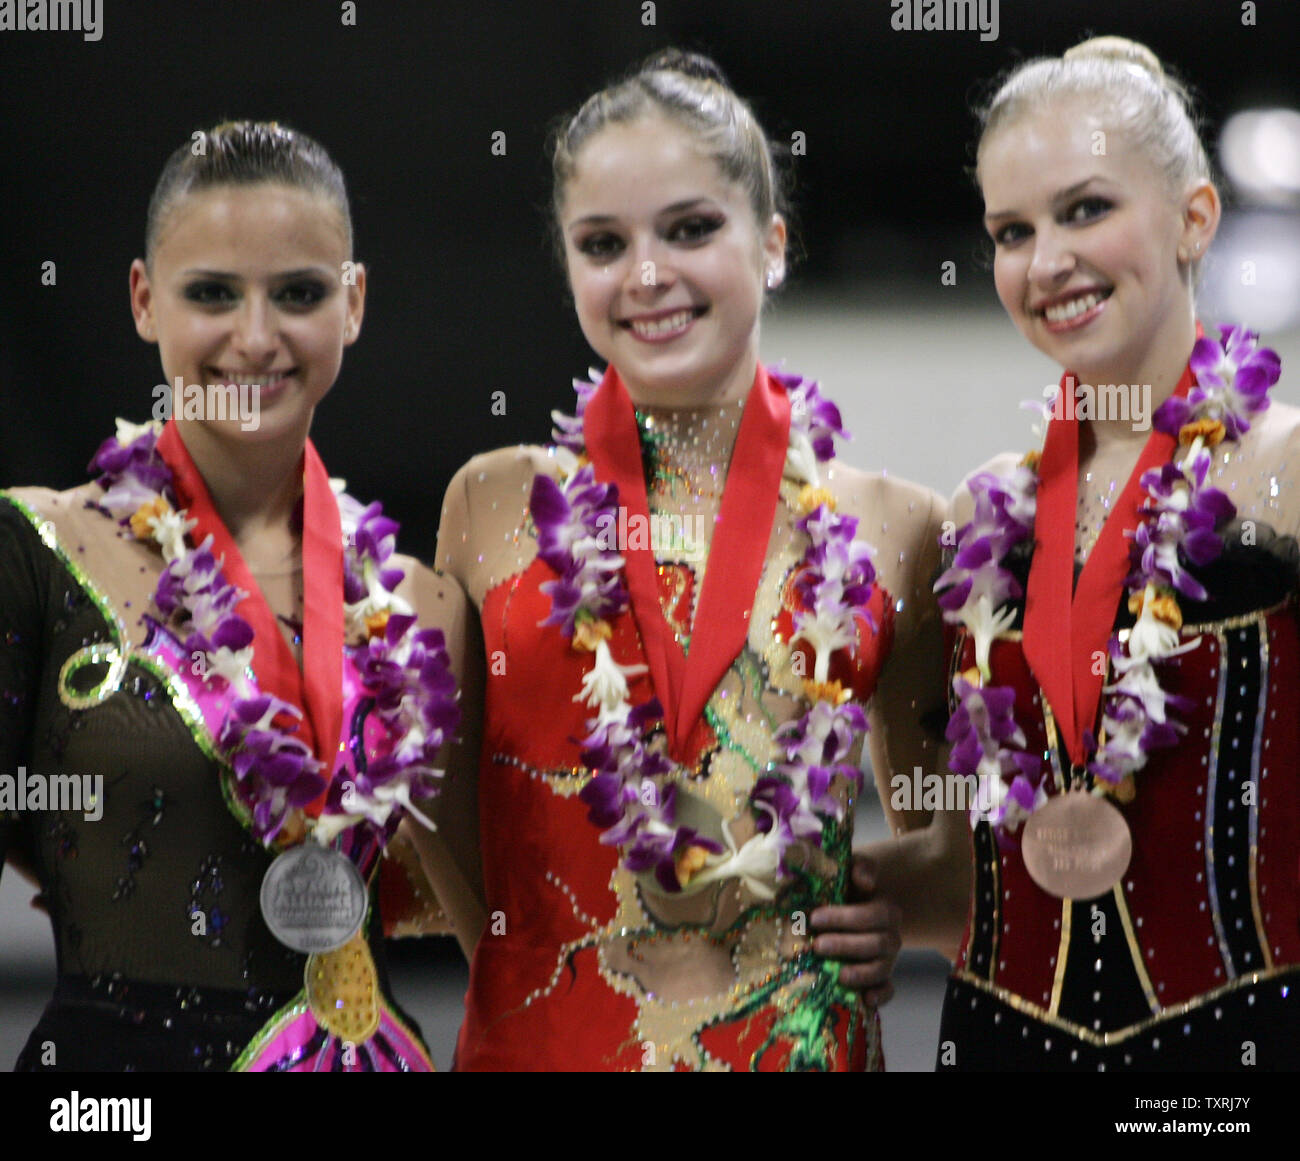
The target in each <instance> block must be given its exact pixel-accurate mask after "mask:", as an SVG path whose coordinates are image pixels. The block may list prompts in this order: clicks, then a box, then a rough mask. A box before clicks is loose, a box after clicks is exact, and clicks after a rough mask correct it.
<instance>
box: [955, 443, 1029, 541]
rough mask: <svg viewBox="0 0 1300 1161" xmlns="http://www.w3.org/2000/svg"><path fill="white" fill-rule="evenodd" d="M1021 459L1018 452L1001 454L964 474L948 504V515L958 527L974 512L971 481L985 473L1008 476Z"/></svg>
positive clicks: (1021, 456)
mask: <svg viewBox="0 0 1300 1161" xmlns="http://www.w3.org/2000/svg"><path fill="white" fill-rule="evenodd" d="M1022 459H1024V456H1023V455H1021V454H1020V453H1018V452H1001V453H999V454H998V455H995V456H994V457H993V458H992V459H991V460H986V461H985V462H984V463H982V464H980V466H979V467H977V468H976V469H975V470H974V471H971V472H967V473H966V475H965V476H964V477H963V478H962V481H961V483H960V484H958V485H957V490H956V491H955V492H953V494H952V500H951V502H950V503H949V504H948V515H949V517H950V518H951V519H952V520H953V521H955V522H956V524H957V526H958V527H960V526H961V525H963V524H965V523H967V522H968V521H969V520H970V518H971V514H972V513H973V512H974V508H975V504H974V501H973V500H972V499H971V494H970V481H971V479H972V478H973V477H975V476H979V475H984V474H986V473H987V474H988V475H992V476H1009V475H1010V474H1011V473H1012V472H1014V471H1015V470H1016V467H1017V466H1018V465H1019V463H1020V461H1021V460H1022Z"/></svg>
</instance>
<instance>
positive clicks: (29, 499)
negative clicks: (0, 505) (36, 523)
mask: <svg viewBox="0 0 1300 1161" xmlns="http://www.w3.org/2000/svg"><path fill="white" fill-rule="evenodd" d="M96 491H97V489H96V488H95V486H94V485H93V484H79V485H78V486H77V487H75V488H68V489H66V490H65V491H62V492H57V491H55V490H54V489H53V488H37V487H25V488H5V489H4V494H5V495H6V496H7V497H9V499H11V500H14V501H16V502H17V503H18V504H19V505H20V506H22V507H23V508H26V509H27V510H28V511H30V512H34V513H35V514H36V515H38V516H43V517H45V518H47V519H50V520H54V519H56V518H57V517H58V516H59V515H60V514H67V513H71V512H80V511H81V510H82V509H83V508H85V506H86V503H87V501H89V500H91V499H92V497H93V495H94V493H95V492H96Z"/></svg>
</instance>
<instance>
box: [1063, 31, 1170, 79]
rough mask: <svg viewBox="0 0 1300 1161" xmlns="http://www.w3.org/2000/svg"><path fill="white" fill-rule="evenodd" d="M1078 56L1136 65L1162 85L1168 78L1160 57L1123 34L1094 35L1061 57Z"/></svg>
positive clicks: (1070, 57) (1074, 57) (1067, 58)
mask: <svg viewBox="0 0 1300 1161" xmlns="http://www.w3.org/2000/svg"><path fill="white" fill-rule="evenodd" d="M1080 57H1099V58H1101V59H1103V60H1113V61H1118V62H1119V63H1120V64H1130V65H1137V66H1138V67H1139V68H1141V69H1144V70H1145V71H1146V72H1148V73H1150V74H1151V75H1152V77H1154V78H1155V80H1156V81H1158V82H1159V83H1160V84H1162V85H1163V84H1165V83H1166V82H1167V80H1168V78H1167V77H1166V76H1165V70H1164V66H1163V65H1162V64H1161V63H1160V58H1159V57H1158V56H1156V54H1155V53H1153V52H1152V51H1151V50H1150V49H1149V48H1147V46H1146V45H1145V44H1139V43H1138V42H1137V41H1136V40H1129V39H1128V38H1127V37H1125V36H1094V37H1092V38H1091V39H1089V40H1084V41H1081V42H1080V43H1079V44H1076V45H1075V46H1074V47H1073V48H1070V49H1066V51H1065V53H1064V54H1063V56H1062V58H1061V59H1062V60H1076V59H1078V58H1080Z"/></svg>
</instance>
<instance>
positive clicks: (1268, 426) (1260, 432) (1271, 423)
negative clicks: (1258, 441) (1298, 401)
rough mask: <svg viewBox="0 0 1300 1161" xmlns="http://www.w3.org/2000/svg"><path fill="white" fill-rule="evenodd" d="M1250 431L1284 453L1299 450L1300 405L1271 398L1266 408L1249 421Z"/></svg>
mask: <svg viewBox="0 0 1300 1161" xmlns="http://www.w3.org/2000/svg"><path fill="white" fill-rule="evenodd" d="M1251 431H1252V432H1254V433H1255V434H1256V435H1257V436H1259V437H1261V438H1262V439H1263V441H1264V442H1265V443H1266V444H1268V445H1269V446H1270V447H1276V448H1278V449H1279V450H1280V451H1282V452H1284V453H1287V454H1293V453H1295V452H1297V451H1300V407H1293V406H1292V405H1291V404H1289V403H1279V402H1277V401H1276V400H1272V401H1270V402H1269V407H1268V410H1267V411H1265V412H1264V413H1263V414H1262V415H1260V416H1258V417H1257V418H1256V419H1253V420H1252V421H1251Z"/></svg>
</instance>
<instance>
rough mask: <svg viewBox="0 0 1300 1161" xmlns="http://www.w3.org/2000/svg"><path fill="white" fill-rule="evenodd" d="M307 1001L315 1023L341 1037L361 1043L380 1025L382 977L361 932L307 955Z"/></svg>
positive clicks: (305, 981) (305, 979) (305, 974)
mask: <svg viewBox="0 0 1300 1161" xmlns="http://www.w3.org/2000/svg"><path fill="white" fill-rule="evenodd" d="M303 978H304V983H305V986H306V989H307V1000H308V1002H309V1003H310V1004H311V1010H312V1015H314V1016H315V1017H316V1022H317V1023H318V1024H319V1025H320V1026H321V1027H322V1028H324V1029H325V1030H326V1031H327V1032H329V1033H330V1034H331V1035H333V1036H337V1037H338V1038H339V1039H340V1040H344V1041H350V1042H351V1043H353V1044H360V1043H362V1041H365V1040H369V1039H370V1037H371V1036H373V1035H374V1033H375V1030H376V1029H377V1028H378V1027H379V1015H380V1008H379V976H378V973H377V972H376V971H375V961H374V959H372V958H371V955H370V948H369V947H367V946H366V941H365V939H364V938H362V936H360V935H354V936H353V937H352V938H351V939H350V940H349V941H348V942H347V943H345V944H344V945H343V946H342V947H339V948H335V949H334V950H333V951H327V952H323V953H319V954H315V955H311V956H308V957H307V967H306V970H305V972H304V976H303Z"/></svg>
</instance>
